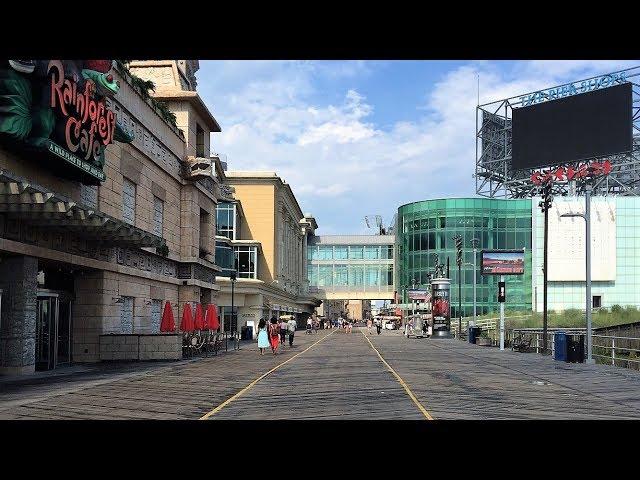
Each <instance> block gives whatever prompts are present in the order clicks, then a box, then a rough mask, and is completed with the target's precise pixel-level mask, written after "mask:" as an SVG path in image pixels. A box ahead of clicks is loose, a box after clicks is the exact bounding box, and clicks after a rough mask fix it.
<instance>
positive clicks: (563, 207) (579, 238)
mask: <svg viewBox="0 0 640 480" xmlns="http://www.w3.org/2000/svg"><path fill="white" fill-rule="evenodd" d="M565 213H584V200H577V201H573V200H572V201H564V200H562V199H557V200H556V201H554V203H553V208H551V209H550V210H549V253H548V255H549V281H552V282H554V281H556V282H567V281H575V282H584V281H585V276H586V275H585V272H586V265H585V242H584V239H585V224H584V219H582V218H580V217H574V218H567V217H565V218H561V217H560V215H563V214H565ZM615 279H616V205H615V202H614V201H600V200H597V199H594V200H592V201H591V280H593V281H596V282H598V281H614V280H615Z"/></svg>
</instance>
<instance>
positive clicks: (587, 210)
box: [560, 184, 595, 363]
mask: <svg viewBox="0 0 640 480" xmlns="http://www.w3.org/2000/svg"><path fill="white" fill-rule="evenodd" d="M591 188H592V187H591V185H589V184H587V185H585V192H584V214H582V213H564V214H562V215H560V217H582V218H584V222H585V240H584V246H585V268H586V270H585V284H586V285H585V286H586V288H585V290H586V292H585V315H586V317H587V363H595V361H594V360H593V356H592V353H591V347H592V341H593V337H592V333H593V332H592V329H591Z"/></svg>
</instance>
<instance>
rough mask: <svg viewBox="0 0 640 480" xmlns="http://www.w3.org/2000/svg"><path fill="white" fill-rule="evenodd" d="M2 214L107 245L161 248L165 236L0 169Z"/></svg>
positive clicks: (0, 209) (0, 208)
mask: <svg viewBox="0 0 640 480" xmlns="http://www.w3.org/2000/svg"><path fill="white" fill-rule="evenodd" d="M0 213H3V214H6V215H7V217H8V218H9V219H17V220H20V221H21V222H24V223H26V224H28V225H31V226H33V227H36V228H41V229H46V230H48V231H64V232H74V233H75V234H77V235H78V237H80V238H82V239H84V240H87V241H94V242H97V243H100V244H103V245H105V244H106V245H113V246H122V247H161V246H163V245H164V244H165V240H164V239H163V238H162V237H159V236H157V235H154V234H153V233H150V232H147V231H145V230H142V229H141V228H138V227H135V226H133V225H130V224H128V223H126V222H123V221H122V220H118V219H117V218H114V217H111V216H109V215H107V214H105V213H102V212H100V211H99V210H97V209H95V208H90V207H86V206H83V205H80V204H78V203H76V202H74V201H72V200H70V199H69V198H67V197H65V196H63V195H60V194H58V193H55V192H52V191H50V190H49V189H47V188H45V187H42V186H40V185H37V184H35V183H33V182H31V181H29V180H25V179H22V178H20V177H17V176H15V175H13V174H11V173H9V172H7V171H6V170H0Z"/></svg>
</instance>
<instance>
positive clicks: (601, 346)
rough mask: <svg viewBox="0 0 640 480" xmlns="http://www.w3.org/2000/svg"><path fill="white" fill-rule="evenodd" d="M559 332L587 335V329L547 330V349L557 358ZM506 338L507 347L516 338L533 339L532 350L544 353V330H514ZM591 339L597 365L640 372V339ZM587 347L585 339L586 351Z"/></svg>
mask: <svg viewBox="0 0 640 480" xmlns="http://www.w3.org/2000/svg"><path fill="white" fill-rule="evenodd" d="M557 332H565V333H566V334H567V335H585V337H586V333H587V330H586V328H549V329H547V349H548V350H550V352H551V355H552V356H555V335H556V333H557ZM505 336H506V339H505V346H507V345H509V346H510V345H511V343H512V341H513V338H515V337H516V336H523V337H525V338H527V337H528V338H531V340H532V342H531V348H534V349H535V351H536V353H541V351H542V346H543V342H542V338H543V331H542V329H539V328H514V329H512V330H511V331H510V332H508V334H507V335H505ZM591 338H592V340H593V345H592V354H591V355H592V357H594V358H595V359H596V361H597V363H602V364H610V365H614V366H623V367H626V368H632V369H634V370H640V338H638V337H620V336H614V335H598V334H594V335H592V336H591ZM586 347H587V346H586V338H585V349H586ZM585 355H586V352H585Z"/></svg>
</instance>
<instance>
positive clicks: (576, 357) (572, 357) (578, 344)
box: [566, 335, 584, 363]
mask: <svg viewBox="0 0 640 480" xmlns="http://www.w3.org/2000/svg"><path fill="white" fill-rule="evenodd" d="M566 362H569V363H583V362H584V335H569V336H567V360H566Z"/></svg>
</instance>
